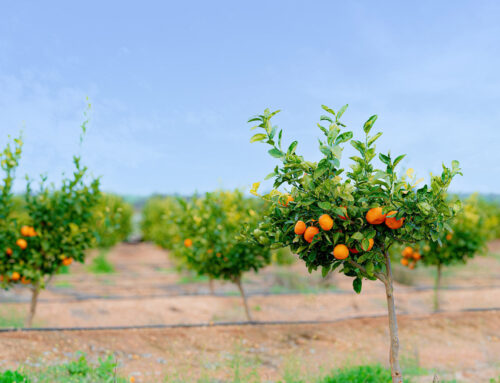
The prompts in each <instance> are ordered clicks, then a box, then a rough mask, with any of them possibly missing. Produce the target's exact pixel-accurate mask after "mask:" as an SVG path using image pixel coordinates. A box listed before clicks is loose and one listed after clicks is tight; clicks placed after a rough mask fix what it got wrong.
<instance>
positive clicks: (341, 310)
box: [0, 242, 500, 382]
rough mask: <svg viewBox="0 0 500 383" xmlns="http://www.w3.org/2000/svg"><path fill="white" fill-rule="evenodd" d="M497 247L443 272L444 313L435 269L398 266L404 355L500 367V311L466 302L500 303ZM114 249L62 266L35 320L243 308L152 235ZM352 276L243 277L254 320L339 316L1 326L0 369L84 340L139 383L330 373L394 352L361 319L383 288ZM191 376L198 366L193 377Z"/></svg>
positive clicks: (277, 273)
mask: <svg viewBox="0 0 500 383" xmlns="http://www.w3.org/2000/svg"><path fill="white" fill-rule="evenodd" d="M490 252H491V253H492V254H496V255H490V256H488V257H479V258H477V259H475V260H474V261H472V262H470V263H469V264H468V265H467V266H460V267H454V268H450V269H448V270H446V271H445V273H444V287H445V290H443V292H442V298H441V300H442V309H443V310H444V311H445V312H444V313H439V314H432V315H431V312H432V288H431V287H432V282H433V274H432V270H426V269H422V268H419V269H417V270H415V271H414V272H408V270H407V269H402V268H396V272H395V274H396V275H397V277H398V279H399V280H400V281H402V282H405V283H410V285H403V284H400V283H398V284H396V286H395V290H396V305H397V310H398V311H399V313H400V314H401V315H402V316H401V319H400V331H401V337H402V340H401V342H402V345H403V350H404V351H403V361H404V360H406V362H405V363H406V364H407V365H408V364H409V365H411V366H413V367H415V366H419V367H422V368H426V369H439V370H440V371H443V372H445V373H446V372H448V373H450V374H451V372H453V374H452V375H450V376H451V377H455V378H457V379H459V380H460V381H466V382H482V381H485V382H488V379H489V378H492V377H494V376H495V374H496V375H499V374H500V370H499V369H500V366H499V364H498V362H499V361H500V339H499V337H500V311H498V310H492V311H487V312H459V311H460V310H464V309H465V310H470V309H494V308H497V309H499V308H500V256H498V254H500V242H493V243H491V244H490ZM95 255H96V254H93V256H95ZM90 258H92V257H90ZM108 260H109V261H110V263H111V264H113V265H114V267H115V269H116V272H115V273H113V274H92V273H90V272H89V271H88V265H73V266H72V267H71V272H70V274H67V275H58V276H56V277H55V278H54V279H53V281H52V282H51V284H50V286H49V287H48V289H47V290H45V291H43V292H42V293H41V295H40V303H39V307H38V312H37V316H36V319H35V326H40V327H97V326H131V325H154V324H179V323H184V324H187V323H217V322H226V321H243V320H244V318H245V316H244V311H243V308H242V306H241V300H240V298H239V296H238V295H237V289H236V287H234V286H232V285H231V284H229V283H220V282H216V283H215V290H216V295H210V291H209V288H208V282H207V281H206V280H202V279H200V278H196V277H194V276H192V275H189V274H185V273H184V274H183V273H181V274H179V273H177V272H176V269H175V264H174V263H173V262H172V260H169V259H168V255H167V254H166V253H165V252H164V251H162V250H161V249H158V248H157V247H155V246H153V245H150V244H135V245H131V244H122V245H119V246H117V247H115V248H114V249H112V250H111V252H110V253H109V254H108ZM90 262H91V259H90V260H89V262H88V263H90ZM350 283H351V281H350V280H349V279H348V278H342V277H339V276H334V277H333V278H328V279H327V280H323V279H322V278H321V276H320V275H319V274H318V273H315V274H313V275H312V276H310V275H309V274H308V273H307V271H306V270H305V267H304V266H303V264H302V263H301V262H297V263H295V264H294V265H292V266H286V267H285V266H283V267H278V266H271V267H268V268H266V269H265V270H263V271H262V272H261V273H260V274H259V275H255V274H248V275H247V276H246V277H245V280H244V287H245V289H246V290H247V292H248V293H249V295H250V299H249V304H250V307H251V309H252V312H253V316H254V319H255V320H257V321H304V320H320V321H325V320H330V321H331V320H339V322H336V323H328V324H300V325H298V324H295V325H257V326H239V327H238V326H229V327H214V326H212V327H206V328H175V329H161V330H120V331H117V330H113V331H108V330H105V331H104V330H100V331H89V332H79V331H77V332H50V333H42V332H15V333H3V334H0V368H5V367H16V366H17V365H18V364H19V363H28V364H30V363H31V364H32V363H35V365H37V363H38V364H45V363H48V362H53V361H54V362H55V361H61V360H67V359H68V358H71V357H72V356H74V354H75V352H76V351H77V350H81V351H84V352H87V353H88V354H89V355H90V356H91V357H97V356H98V355H103V354H105V353H106V352H108V351H113V352H116V353H117V354H116V355H117V358H118V359H119V361H120V363H121V367H120V371H121V373H123V374H129V375H130V374H133V375H134V376H136V379H137V380H136V381H137V382H146V381H147V382H156V381H161V380H160V379H159V378H158V376H162V377H163V376H165V375H166V374H167V373H168V374H172V373H174V372H176V373H178V374H180V375H182V376H184V375H186V374H192V375H193V376H200V374H202V373H203V372H202V371H209V375H210V376H214V377H220V378H221V379H223V378H225V377H227V376H229V375H228V374H230V372H228V371H229V370H230V368H229V367H228V365H229V364H231V363H234V361H235V360H239V359H238V358H239V357H241V358H242V360H243V361H244V362H245V366H247V367H248V368H256V370H257V371H258V372H259V375H260V376H261V378H262V381H266V380H273V379H277V378H278V376H279V375H280V374H282V373H283V371H284V370H286V366H292V367H293V365H294V363H293V360H294V359H298V360H300V365H304V366H308V367H310V368H309V372H310V373H313V374H316V373H318V372H319V371H320V367H321V366H324V368H325V372H327V371H328V369H330V368H332V367H335V366H341V365H343V363H344V362H345V361H347V362H350V363H352V364H361V363H369V362H376V361H378V362H381V363H385V361H386V360H387V355H386V354H387V352H388V351H387V350H388V348H387V337H388V335H387V326H386V325H387V323H386V322H387V319H386V318H384V317H381V318H364V319H352V318H353V317H360V316H371V315H385V314H386V313H387V309H386V301H385V296H384V290H383V288H382V286H381V285H380V284H378V283H375V282H373V283H365V284H364V285H363V292H362V294H361V295H356V294H355V293H353V292H352V287H351V285H350ZM277 293H280V294H277ZM28 300H29V291H28V290H27V289H26V288H17V289H14V290H11V291H7V292H2V293H1V294H0V302H1V305H0V317H1V316H2V315H6V313H8V314H9V315H10V316H12V315H17V316H19V317H20V318H21V317H22V316H23V315H24V314H25V312H26V311H27V302H28ZM349 318H351V319H349ZM352 339H355V341H352ZM360 355H362V356H363V357H362V358H361V357H360ZM405 358H406V359H405ZM304 360H305V361H307V363H304ZM249 363H250V365H249ZM252 363H253V364H252ZM296 364H297V365H298V364H299V363H296ZM403 364H404V363H403ZM252 366H253V367H252ZM183 374H184V375H183ZM186 376H187V375H186ZM182 379H184V378H182ZM182 379H181V381H182ZM191 380H192V376H190V377H188V378H185V381H191ZM423 381H429V379H427V380H423Z"/></svg>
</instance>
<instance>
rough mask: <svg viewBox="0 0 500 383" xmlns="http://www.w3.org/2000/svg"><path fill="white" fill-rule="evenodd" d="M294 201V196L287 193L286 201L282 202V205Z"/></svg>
mask: <svg viewBox="0 0 500 383" xmlns="http://www.w3.org/2000/svg"><path fill="white" fill-rule="evenodd" d="M292 201H293V197H292V196H291V195H290V194H287V196H286V201H285V203H282V202H280V205H281V206H284V207H287V206H288V204H289V203H290V202H292Z"/></svg>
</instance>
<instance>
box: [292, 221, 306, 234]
mask: <svg viewBox="0 0 500 383" xmlns="http://www.w3.org/2000/svg"><path fill="white" fill-rule="evenodd" d="M306 229H307V227H306V223H305V222H304V221H297V223H296V224H295V229H294V232H295V234H297V235H302V234H304V232H305V231H306Z"/></svg>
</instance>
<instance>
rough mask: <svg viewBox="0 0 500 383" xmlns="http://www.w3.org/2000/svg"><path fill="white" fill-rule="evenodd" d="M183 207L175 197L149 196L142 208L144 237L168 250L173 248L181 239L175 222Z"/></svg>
mask: <svg viewBox="0 0 500 383" xmlns="http://www.w3.org/2000/svg"><path fill="white" fill-rule="evenodd" d="M179 214H182V209H181V206H180V203H179V200H178V199H177V198H175V197H171V196H166V197H160V196H155V197H152V198H149V199H148V200H147V202H146V204H145V205H144V208H143V209H142V220H141V232H142V236H143V239H144V240H146V241H151V242H153V243H155V244H156V245H158V246H160V247H161V248H163V249H166V250H172V249H173V247H174V244H175V243H178V242H179V241H180V240H181V235H180V233H179V228H178V226H177V224H175V222H176V221H177V219H178V217H179Z"/></svg>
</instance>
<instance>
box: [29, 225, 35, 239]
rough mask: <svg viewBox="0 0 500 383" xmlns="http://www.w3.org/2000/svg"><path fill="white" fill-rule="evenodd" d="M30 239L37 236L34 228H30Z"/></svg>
mask: <svg viewBox="0 0 500 383" xmlns="http://www.w3.org/2000/svg"><path fill="white" fill-rule="evenodd" d="M29 236H30V237H35V236H36V231H35V228H34V227H33V226H30V235H29Z"/></svg>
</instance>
